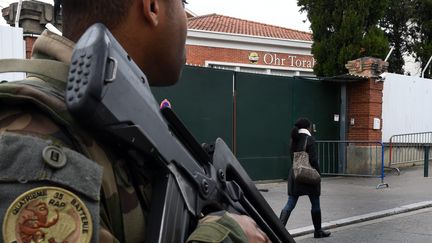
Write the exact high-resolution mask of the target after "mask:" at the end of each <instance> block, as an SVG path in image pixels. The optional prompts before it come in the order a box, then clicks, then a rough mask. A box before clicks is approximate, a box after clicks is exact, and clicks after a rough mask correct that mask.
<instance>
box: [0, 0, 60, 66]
mask: <svg viewBox="0 0 432 243" xmlns="http://www.w3.org/2000/svg"><path fill="white" fill-rule="evenodd" d="M17 8H18V1H16V2H14V3H11V4H10V5H9V6H8V7H6V8H3V9H2V16H3V18H4V19H5V20H6V22H7V23H8V24H9V25H10V26H14V23H15V18H16V13H17ZM47 23H51V24H53V25H54V26H56V27H57V28H58V29H60V30H61V29H62V18H61V15H60V16H58V18H57V19H54V10H53V6H52V5H51V4H49V3H45V2H40V1H23V2H22V8H21V14H20V18H19V26H20V27H21V28H23V32H24V41H25V44H26V58H30V57H31V51H32V49H33V44H34V42H35V40H36V36H37V35H40V34H41V33H42V32H43V31H44V30H45V24H47Z"/></svg>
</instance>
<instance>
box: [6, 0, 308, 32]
mask: <svg viewBox="0 0 432 243" xmlns="http://www.w3.org/2000/svg"><path fill="white" fill-rule="evenodd" d="M42 1H43V2H48V3H52V2H53V1H52V0H42ZM13 2H18V0H0V8H3V7H7V6H9V4H10V3H13ZM187 2H188V3H189V4H187V5H186V7H187V8H188V9H189V10H191V11H192V12H194V13H195V14H197V15H204V14H212V13H217V14H221V15H226V16H230V17H236V18H240V19H246V20H252V21H257V22H261V23H266V24H271V25H277V26H282V27H286V28H290V29H295V30H301V31H307V32H310V30H309V22H307V21H306V14H300V13H299V7H297V0H187ZM304 21H306V22H304ZM0 24H5V21H4V20H3V18H2V17H1V20H0Z"/></svg>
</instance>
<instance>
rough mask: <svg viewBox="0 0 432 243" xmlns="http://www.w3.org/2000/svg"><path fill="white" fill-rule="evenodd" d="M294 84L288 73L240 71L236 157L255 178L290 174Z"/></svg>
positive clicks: (265, 178) (237, 80)
mask: <svg viewBox="0 0 432 243" xmlns="http://www.w3.org/2000/svg"><path fill="white" fill-rule="evenodd" d="M291 86H292V81H291V79H290V78H286V77H280V76H269V75H257V74H248V73H237V77H236V94H237V95H236V103H237V106H236V107H237V109H236V122H237V130H236V141H237V157H238V159H239V160H240V162H241V163H242V165H243V167H245V169H246V171H247V172H248V173H249V175H250V176H251V177H252V178H253V179H254V180H270V179H280V178H285V177H286V175H287V174H288V170H289V168H290V165H289V163H290V161H289V158H288V144H289V132H290V129H291V124H290V122H291V120H292V118H291V113H292V104H291V98H290V97H291V96H292V94H291V93H292V87H291Z"/></svg>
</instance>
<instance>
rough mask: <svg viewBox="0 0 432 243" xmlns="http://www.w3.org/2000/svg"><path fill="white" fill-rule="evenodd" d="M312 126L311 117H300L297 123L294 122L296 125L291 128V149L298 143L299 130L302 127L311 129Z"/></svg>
mask: <svg viewBox="0 0 432 243" xmlns="http://www.w3.org/2000/svg"><path fill="white" fill-rule="evenodd" d="M310 127H311V123H310V121H309V119H307V118H303V117H302V118H299V119H297V121H296V123H294V127H293V129H292V130H291V143H290V150H291V151H293V149H294V145H295V144H297V141H298V139H299V133H298V132H299V130H300V129H302V128H303V129H309V128H310Z"/></svg>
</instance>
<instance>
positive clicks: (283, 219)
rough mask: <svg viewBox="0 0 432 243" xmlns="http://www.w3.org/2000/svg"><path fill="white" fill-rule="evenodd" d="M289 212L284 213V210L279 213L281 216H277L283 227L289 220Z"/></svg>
mask: <svg viewBox="0 0 432 243" xmlns="http://www.w3.org/2000/svg"><path fill="white" fill-rule="evenodd" d="M290 214H291V213H290V212H288V211H285V210H282V211H281V214H280V216H279V219H280V221H281V222H282V224H283V225H284V226H286V223H287V222H288V219H289V216H290Z"/></svg>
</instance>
